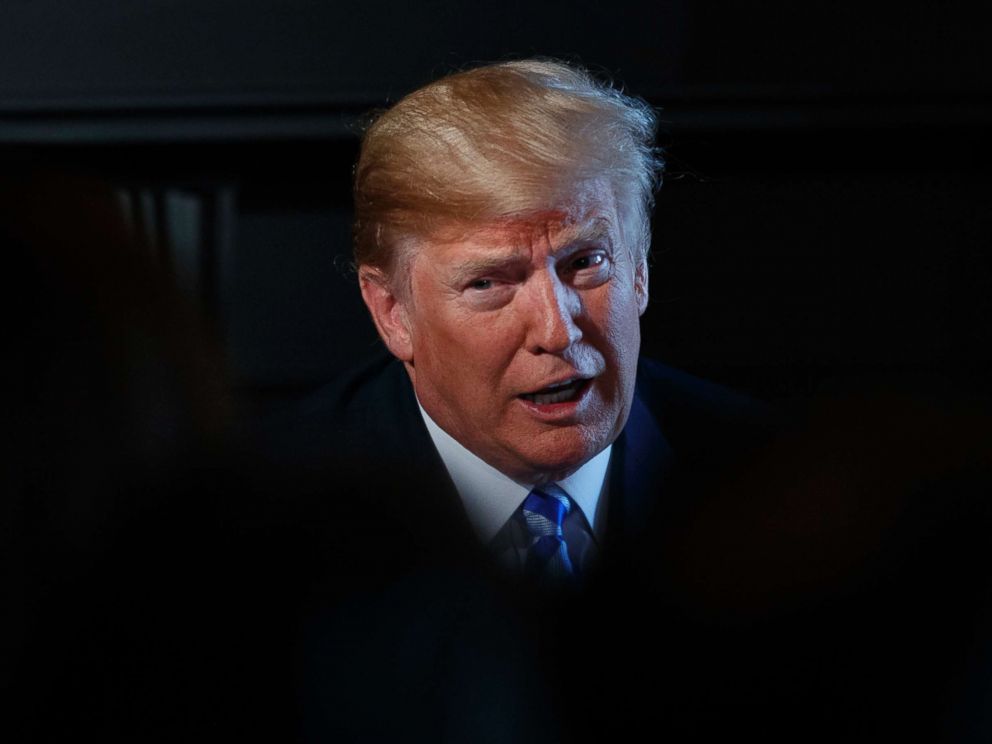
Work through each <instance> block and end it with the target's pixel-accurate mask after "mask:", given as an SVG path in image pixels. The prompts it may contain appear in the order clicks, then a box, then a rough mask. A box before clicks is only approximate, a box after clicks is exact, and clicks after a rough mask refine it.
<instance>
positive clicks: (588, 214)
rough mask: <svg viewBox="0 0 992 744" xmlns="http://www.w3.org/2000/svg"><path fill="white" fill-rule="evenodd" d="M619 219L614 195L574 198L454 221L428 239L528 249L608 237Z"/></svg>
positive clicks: (451, 244)
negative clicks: (528, 209)
mask: <svg viewBox="0 0 992 744" xmlns="http://www.w3.org/2000/svg"><path fill="white" fill-rule="evenodd" d="M610 196H612V195H610ZM617 221H618V218H617V214H616V210H615V206H614V202H613V199H612V198H592V199H590V198H575V199H572V200H569V201H567V202H564V203H562V204H559V205H556V206H554V207H550V208H545V209H539V210H534V211H531V212H527V213H524V214H517V215H509V216H505V217H498V218H494V219H489V220H476V221H465V222H460V223H457V224H452V225H450V226H448V227H447V228H446V229H444V230H442V231H439V233H438V234H437V235H435V236H434V237H433V238H432V239H428V240H427V241H425V242H426V243H428V244H430V243H435V244H438V245H440V246H443V247H457V246H459V245H478V246H492V247H501V248H505V247H520V248H525V247H528V246H531V245H533V244H534V243H537V242H544V241H546V242H548V243H550V244H551V245H552V247H553V248H558V247H560V246H561V245H563V244H567V243H573V242H576V241H581V240H592V239H602V238H607V237H609V236H610V235H611V234H612V233H613V231H614V230H616V229H617V227H618V225H617Z"/></svg>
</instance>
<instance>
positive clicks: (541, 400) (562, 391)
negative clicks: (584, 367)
mask: <svg viewBox="0 0 992 744" xmlns="http://www.w3.org/2000/svg"><path fill="white" fill-rule="evenodd" d="M588 384H589V380H583V379H574V380H565V381H564V382H559V383H556V384H554V385H549V386H548V387H546V388H542V389H540V390H536V391H534V392H533V393H523V394H522V395H521V396H520V397H521V398H523V399H524V400H526V401H530V402H531V403H535V404H537V405H539V406H546V405H550V404H552V403H569V402H571V401H573V400H577V399H578V398H579V397H580V396H581V395H582V393H583V391H584V390H585V388H586V386H587V385H588Z"/></svg>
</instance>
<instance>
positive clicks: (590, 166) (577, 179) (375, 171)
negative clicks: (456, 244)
mask: <svg viewBox="0 0 992 744" xmlns="http://www.w3.org/2000/svg"><path fill="white" fill-rule="evenodd" d="M655 126H656V118H655V114H654V111H653V110H652V109H651V108H650V107H649V106H648V105H647V104H646V103H644V102H643V101H641V100H638V99H635V98H631V97H629V96H626V95H624V94H623V93H622V92H620V91H618V90H616V89H615V88H613V87H612V86H611V85H608V84H604V83H601V82H599V81H597V80H596V79H595V78H594V77H593V76H592V75H590V74H589V73H588V72H586V71H584V70H581V69H578V68H576V67H574V66H570V65H566V64H564V63H561V62H557V61H553V60H520V61H515V62H503V63H498V64H493V65H487V66H484V67H478V68H475V69H471V70H467V71H464V72H459V73H455V74H453V75H449V76H447V77H444V78H441V79H440V80H437V81H435V82H433V83H431V84H429V85H427V86H425V87H423V88H420V89H419V90H416V91H414V92H413V93H410V94H409V95H408V96H406V97H405V98H403V99H402V100H400V101H399V102H398V103H397V104H396V105H395V106H393V107H392V108H391V109H389V110H387V111H386V112H385V113H383V114H381V115H380V116H379V117H378V118H377V119H376V120H375V121H374V122H373V123H372V124H371V126H370V127H369V128H368V129H367V130H366V132H365V136H364V138H363V140H362V147H361V154H360V156H359V160H358V165H357V167H356V169H355V186H354V197H355V223H354V235H353V237H354V247H355V261H356V264H357V265H359V266H371V267H374V268H377V269H380V270H381V271H383V272H384V273H385V274H386V275H387V276H388V275H390V274H391V273H392V271H393V269H394V267H395V264H396V257H397V256H396V254H397V252H398V248H397V246H398V245H399V244H400V243H401V242H402V241H403V240H404V239H406V238H411V237H427V236H430V235H432V234H433V233H434V232H435V231H437V230H439V229H441V228H444V227H448V226H452V225H466V224H471V223H475V222H480V221H485V220H492V219H499V218H504V217H510V216H518V215H526V214H527V213H528V212H536V211H540V210H542V209H547V208H550V207H553V206H555V205H556V204H557V203H558V202H559V200H560V199H562V198H567V197H568V195H569V194H570V193H574V192H575V190H576V187H577V185H578V184H580V183H582V182H584V181H586V180H589V179H593V178H602V177H604V176H605V177H606V178H607V179H608V180H609V182H610V183H611V184H612V186H613V189H614V194H615V197H616V199H617V203H618V204H619V205H620V211H621V221H622V222H624V223H626V224H625V225H622V226H621V227H622V228H623V229H625V230H626V232H627V233H628V238H627V240H628V242H629V243H630V245H631V249H632V250H633V251H634V255H635V256H637V257H638V258H643V257H645V256H646V255H647V251H648V249H649V247H650V242H651V228H650V211H651V207H652V206H653V202H654V191H655V188H656V187H657V186H658V185H659V184H660V181H661V171H662V160H661V157H660V154H659V151H658V150H657V149H656V148H655V147H654V132H655Z"/></svg>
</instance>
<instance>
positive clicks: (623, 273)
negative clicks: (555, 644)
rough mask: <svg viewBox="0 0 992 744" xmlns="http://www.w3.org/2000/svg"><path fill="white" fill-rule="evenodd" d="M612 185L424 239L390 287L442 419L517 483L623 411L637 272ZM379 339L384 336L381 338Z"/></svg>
mask: <svg viewBox="0 0 992 744" xmlns="http://www.w3.org/2000/svg"><path fill="white" fill-rule="evenodd" d="M623 235H624V232H623V231H622V230H621V225H620V224H619V215H618V210H617V205H616V202H615V199H614V196H613V192H612V190H611V189H610V188H609V187H608V186H607V185H606V184H605V183H600V182H594V183H592V184H587V185H586V186H585V187H583V188H582V189H581V190H580V191H579V192H578V193H576V194H575V195H574V197H573V198H571V199H570V200H568V201H567V202H565V203H563V204H561V205H560V206H559V207H558V208H556V209H554V210H550V211H547V212H544V213H541V214H539V215H536V216H531V217H528V218H526V219H519V220H504V221H498V222H493V223H488V224H482V225H474V226H471V227H469V228H468V229H466V230H465V231H464V234H463V235H461V236H459V237H458V238H457V239H453V240H447V239H446V240H432V241H421V242H420V243H419V244H418V247H417V248H416V249H414V253H413V255H412V256H411V257H410V259H409V284H408V287H407V288H405V290H403V291H398V294H397V298H398V299H397V308H396V309H397V310H398V312H399V314H400V316H401V318H402V321H403V323H404V324H405V328H406V329H407V330H408V337H407V338H408V344H407V345H401V346H402V348H401V349H397V348H394V347H393V345H392V344H391V345H390V347H391V348H393V351H394V353H397V351H399V353H397V355H398V356H400V358H401V359H403V360H404V361H405V362H406V363H407V369H408V370H409V372H410V375H411V378H412V380H413V385H414V388H415V390H416V392H417V397H418V398H419V400H420V403H421V405H422V406H423V407H424V409H425V410H426V411H427V413H428V414H430V416H431V418H432V419H434V421H436V422H437V423H438V424H439V425H440V426H441V428H443V429H444V430H445V431H447V432H448V433H449V434H451V435H452V436H453V437H454V438H455V439H457V440H458V441H459V442H461V443H462V444H463V445H464V446H465V447H467V448H468V449H469V450H471V451H472V452H474V453H475V454H476V455H478V456H479V457H481V458H482V459H483V460H485V461H486V462H488V463H489V464H490V465H492V466H494V467H495V468H497V469H498V470H500V471H502V472H504V473H506V474H507V475H509V476H510V477H512V478H514V479H515V480H517V481H519V482H522V483H540V482H547V481H551V480H559V479H561V478H562V477H564V476H566V475H568V474H569V473H571V472H573V471H575V470H576V469H577V468H578V467H580V466H581V465H582V464H583V463H585V462H586V461H587V460H589V459H590V458H591V457H593V456H594V455H596V454H597V453H599V452H600V451H602V450H603V449H604V448H605V447H606V446H607V445H609V444H610V443H612V442H613V441H614V440H615V439H616V438H617V436H618V435H619V434H620V431H621V429H622V428H623V426H624V423H626V420H627V415H628V413H629V411H630V404H631V400H632V398H633V393H634V378H635V373H636V365H637V356H638V351H639V347H640V320H639V319H640V315H641V313H642V312H643V311H644V309H645V307H646V305H647V267H646V266H645V265H644V262H643V261H641V260H639V259H635V258H634V257H633V255H632V251H631V249H630V247H629V245H628V243H626V242H625V240H624V237H623ZM387 343H388V340H387Z"/></svg>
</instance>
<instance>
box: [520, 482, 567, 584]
mask: <svg viewBox="0 0 992 744" xmlns="http://www.w3.org/2000/svg"><path fill="white" fill-rule="evenodd" d="M571 508H572V500H571V499H570V498H569V497H568V494H567V493H565V491H563V490H562V489H561V488H559V487H558V486H556V485H555V484H554V483H549V484H548V485H545V486H538V487H535V488H534V489H533V490H532V491H531V492H530V493H529V494H527V498H526V499H524V503H523V505H522V506H521V511H522V512H523V516H524V520H525V522H526V524H527V530H528V531H529V532H530V534H531V537H532V538H533V542H532V543H531V545H530V548H529V549H528V551H527V563H526V570H527V573H528V574H530V575H531V576H536V577H537V578H538V580H539V581H540V582H541V583H547V584H552V585H556V586H563V585H571V584H574V583H575V581H576V574H575V569H574V568H573V567H572V561H571V559H570V558H569V557H568V549H567V547H566V545H565V537H564V535H563V533H562V522H564V520H565V515H567V514H568V512H569V510H570V509H571Z"/></svg>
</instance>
